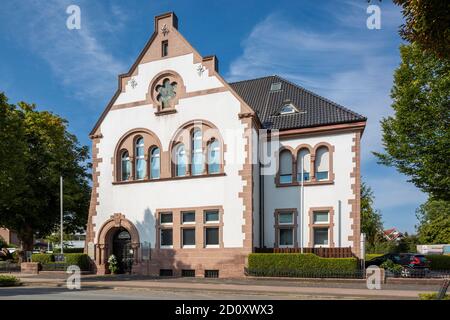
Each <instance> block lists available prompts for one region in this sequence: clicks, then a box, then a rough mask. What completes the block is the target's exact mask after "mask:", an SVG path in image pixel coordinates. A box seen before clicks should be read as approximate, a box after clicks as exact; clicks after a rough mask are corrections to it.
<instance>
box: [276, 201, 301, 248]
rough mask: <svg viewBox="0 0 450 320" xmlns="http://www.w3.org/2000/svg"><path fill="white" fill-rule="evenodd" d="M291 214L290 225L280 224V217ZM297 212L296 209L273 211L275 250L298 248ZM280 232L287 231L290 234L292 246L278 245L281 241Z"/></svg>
mask: <svg viewBox="0 0 450 320" xmlns="http://www.w3.org/2000/svg"><path fill="white" fill-rule="evenodd" d="M286 213H291V214H292V222H291V223H282V222H280V215H281V214H286ZM297 219H298V210H297V208H283V209H275V212H274V231H275V242H274V247H275V248H298V239H297V234H298V223H297ZM281 230H289V231H290V232H292V244H290V245H282V244H280V239H281Z"/></svg>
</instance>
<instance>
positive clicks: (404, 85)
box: [375, 44, 450, 200]
mask: <svg viewBox="0 0 450 320" xmlns="http://www.w3.org/2000/svg"><path fill="white" fill-rule="evenodd" d="M400 53H401V57H402V62H401V64H400V67H399V68H398V69H397V70H396V71H395V74H394V86H393V88H392V92H391V97H392V99H393V104H392V108H393V109H394V112H395V113H394V115H393V116H390V117H387V118H384V119H383V120H382V121H381V126H382V130H383V146H384V150H385V153H375V155H376V156H377V157H378V158H379V162H380V163H382V164H385V165H388V166H394V167H396V168H397V170H398V171H400V172H402V173H404V174H406V175H407V176H409V177H410V181H412V182H413V183H414V184H415V185H416V186H417V187H418V188H420V189H422V190H423V191H424V192H427V193H429V194H430V195H431V196H432V197H434V198H436V199H447V200H448V199H450V165H449V164H450V162H449V159H450V130H449V125H450V99H449V97H450V62H449V61H446V60H439V59H438V58H436V57H435V56H434V55H432V54H427V53H424V52H423V51H422V50H421V49H420V48H419V47H418V46H417V45H415V44H412V45H403V46H401V48H400Z"/></svg>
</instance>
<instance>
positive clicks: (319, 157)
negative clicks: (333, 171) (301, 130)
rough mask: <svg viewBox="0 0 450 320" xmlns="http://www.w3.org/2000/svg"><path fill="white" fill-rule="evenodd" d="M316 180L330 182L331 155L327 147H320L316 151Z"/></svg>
mask: <svg viewBox="0 0 450 320" xmlns="http://www.w3.org/2000/svg"><path fill="white" fill-rule="evenodd" d="M315 161H316V163H315V170H316V180H318V181H320V180H328V176H329V174H328V172H329V170H330V155H329V152H328V148H327V147H320V148H319V149H317V151H316V159H315Z"/></svg>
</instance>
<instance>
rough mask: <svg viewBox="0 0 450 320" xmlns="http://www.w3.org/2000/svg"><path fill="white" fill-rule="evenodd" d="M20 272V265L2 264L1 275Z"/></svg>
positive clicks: (0, 263) (0, 267)
mask: <svg viewBox="0 0 450 320" xmlns="http://www.w3.org/2000/svg"><path fill="white" fill-rule="evenodd" d="M10 272H20V264H18V263H10V262H7V261H5V262H3V261H1V262H0V273H10Z"/></svg>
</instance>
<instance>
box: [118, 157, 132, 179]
mask: <svg viewBox="0 0 450 320" xmlns="http://www.w3.org/2000/svg"><path fill="white" fill-rule="evenodd" d="M120 168H121V180H122V181H128V180H129V179H130V175H131V163H130V155H129V154H128V151H126V150H125V151H123V152H122V155H121V157H120Z"/></svg>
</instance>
